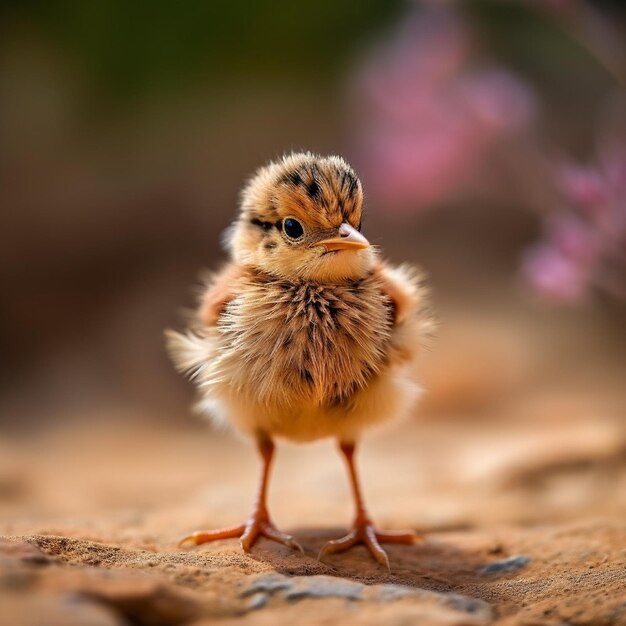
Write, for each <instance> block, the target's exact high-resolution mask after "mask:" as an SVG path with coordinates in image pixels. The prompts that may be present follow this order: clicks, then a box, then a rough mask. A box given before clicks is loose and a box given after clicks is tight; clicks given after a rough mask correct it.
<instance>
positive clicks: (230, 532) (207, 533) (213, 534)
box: [178, 526, 245, 548]
mask: <svg viewBox="0 0 626 626" xmlns="http://www.w3.org/2000/svg"><path fill="white" fill-rule="evenodd" d="M244 528H245V527H244V526H232V527H231V528H221V529H219V530H197V531H196V532H194V533H191V535H187V536H186V537H184V538H183V539H181V540H180V541H179V542H178V547H179V548H182V547H189V546H199V545H201V544H203V543H208V542H209V541H217V540H218V539H232V538H233V537H239V536H240V535H241V533H242V532H243V531H244Z"/></svg>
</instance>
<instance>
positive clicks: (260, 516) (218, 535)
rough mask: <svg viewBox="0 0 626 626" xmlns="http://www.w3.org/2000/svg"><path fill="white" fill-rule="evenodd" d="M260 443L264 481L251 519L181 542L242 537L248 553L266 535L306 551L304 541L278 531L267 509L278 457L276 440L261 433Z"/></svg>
mask: <svg viewBox="0 0 626 626" xmlns="http://www.w3.org/2000/svg"><path fill="white" fill-rule="evenodd" d="M257 446H258V449H259V453H260V454H261V459H262V463H263V465H262V469H261V480H260V482H259V490H258V492H257V498H256V501H255V503H254V509H253V510H252V515H250V517H249V519H248V521H247V522H246V523H245V524H242V525H241V526H232V527H230V528H222V529H219V530H199V531H196V532H194V533H192V534H191V535H189V536H188V537H185V538H184V539H183V540H182V541H181V542H180V543H179V545H183V544H185V543H192V544H194V545H196V546H199V545H200V544H202V543H207V542H209V541H216V540H218V539H230V538H234V537H239V541H240V543H241V547H242V548H243V550H244V552H250V549H251V548H252V546H253V545H254V544H255V543H256V540H257V539H258V538H259V537H261V536H263V537H267V538H268V539H271V540H272V541H276V542H278V543H282V544H284V545H286V546H288V547H290V548H294V549H295V550H300V552H303V550H302V547H301V546H300V544H299V543H298V542H297V541H296V540H295V539H294V538H293V537H292V536H291V535H288V534H286V533H283V532H281V531H280V530H278V529H277V528H276V526H274V524H273V523H272V521H271V520H270V516H269V513H268V511H267V485H268V483H269V475H270V468H271V465H272V459H273V457H274V443H273V441H272V440H271V439H270V438H269V437H268V436H266V435H258V436H257Z"/></svg>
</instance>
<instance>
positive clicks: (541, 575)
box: [0, 399, 626, 626]
mask: <svg viewBox="0 0 626 626" xmlns="http://www.w3.org/2000/svg"><path fill="white" fill-rule="evenodd" d="M556 400H557V399H555V402H556ZM557 404H558V402H557ZM577 405H578V408H577V413H578V414H579V415H580V417H581V419H580V420H577V417H576V411H575V412H574V415H572V412H571V411H569V410H568V411H567V420H566V422H564V423H560V421H559V419H558V418H557V419H553V420H552V422H551V423H548V424H547V423H546V421H545V418H544V416H543V414H542V412H541V411H537V412H535V414H533V411H532V410H531V408H530V407H527V415H528V420H527V421H525V422H523V421H521V420H507V421H504V422H503V421H501V420H500V421H493V422H492V421H490V420H482V421H481V422H480V423H475V422H472V421H467V420H466V421H462V420H456V421H453V420H450V419H446V420H444V419H427V420H423V421H422V422H419V421H418V420H413V421H411V422H409V423H406V424H404V425H401V426H400V427H397V428H394V429H393V430H389V431H387V432H383V433H379V434H376V435H375V436H373V437H370V438H368V439H367V440H366V441H365V442H364V445H363V446H362V450H361V454H360V465H361V467H362V473H363V480H364V483H365V488H366V494H367V498H368V500H369V502H370V506H371V510H372V514H373V515H374V517H375V518H376V520H377V521H378V523H379V524H380V525H381V526H382V527H387V528H405V527H407V528H416V529H419V530H420V531H421V532H423V533H424V540H423V541H422V542H421V543H419V544H417V545H415V546H410V547H402V546H389V547H388V553H389V556H390V560H391V572H387V571H386V570H384V569H383V568H381V567H380V566H378V565H377V564H376V563H374V562H373V560H371V559H370V557H369V556H368V554H367V553H366V552H365V550H364V549H363V548H362V547H358V548H356V549H353V550H352V551H350V552H349V553H346V554H342V555H336V556H333V557H330V558H328V560H327V562H325V563H320V562H318V561H317V559H316V556H315V555H316V554H317V551H318V550H319V548H320V546H321V545H322V543H323V542H324V541H325V540H327V539H329V538H333V537H336V536H338V535H339V534H341V533H343V532H344V530H345V528H346V526H347V525H348V523H349V521H350V519H351V503H350V500H349V493H348V487H347V483H346V479H345V475H344V470H343V467H342V464H341V460H340V458H339V457H338V455H337V454H336V452H335V450H334V448H333V445H332V444H331V443H330V442H322V443H319V444H314V445H310V446H305V447H295V446H287V445H285V446H281V447H280V449H279V454H278V459H277V463H276V467H275V474H274V476H275V480H274V481H273V483H272V487H271V496H270V505H271V510H272V512H273V516H274V518H275V522H276V523H277V525H278V526H279V527H281V528H284V529H285V530H288V531H289V532H291V533H293V534H294V535H295V536H296V537H297V539H298V540H300V541H301V542H302V544H303V545H304V546H305V554H304V555H301V554H297V553H293V552H292V551H290V550H289V549H287V548H285V547H283V546H279V545H276V544H274V543H270V542H267V541H266V540H261V541H260V542H259V543H258V544H257V545H256V547H255V548H254V549H253V552H252V553H251V554H249V555H246V554H243V553H242V552H241V550H240V548H239V546H238V543H237V542H236V541H234V540H225V541H221V542H217V543H214V544H209V545H205V546H201V547H199V548H195V549H187V550H183V549H179V548H178V547H177V545H176V544H177V540H178V539H179V538H180V537H181V536H182V535H184V534H185V533H188V532H189V531H191V530H194V529H197V528H202V527H215V526H219V525H222V524H233V523H239V522H240V521H242V520H243V519H244V518H245V515H246V513H247V512H248V508H249V506H250V503H251V501H252V497H253V492H254V485H255V481H256V458H255V456H254V453H253V451H252V449H251V447H250V445H249V444H248V443H247V442H243V441H239V440H237V439H236V438H235V437H233V436H232V435H230V434H227V433H221V434H220V433H215V432H211V431H210V430H208V429H206V428H202V427H200V426H198V427H193V426H190V427H188V428H184V429H183V428H176V429H173V428H166V427H163V426H161V427H157V426H154V425H148V424H144V425H140V424H137V423H136V422H125V421H124V419H123V416H118V418H116V419H114V420H111V421H109V422H108V423H101V424H99V425H97V426H94V425H90V426H89V427H87V426H84V427H80V426H77V425H74V426H73V427H72V428H64V429H61V430H57V431H56V432H55V433H47V434H45V435H43V434H42V435H41V436H40V437H35V438H30V439H28V440H27V441H19V440H14V441H12V442H11V443H10V444H8V443H6V445H5V446H4V450H2V452H3V454H2V456H1V458H2V466H1V468H0V470H1V474H0V475H1V476H2V483H1V484H0V493H1V496H2V497H1V508H0V511H1V513H2V520H3V523H2V529H1V532H2V533H3V534H4V535H5V537H4V538H3V539H2V542H1V543H0V604H1V605H2V607H3V609H2V612H1V613H0V624H2V626H21V625H29V626H34V625H37V626H44V625H45V626H73V625H80V626H91V625H93V626H100V625H102V626H113V625H122V624H141V625H167V624H185V625H186V626H187V625H189V626H191V625H193V626H200V625H201V624H250V625H253V624H254V625H259V624H261V625H262V624H293V623H299V624H382V623H385V624H398V625H400V624H417V623H419V624H436V625H439V624H445V625H457V624H458V625H474V624H493V623H497V624H516V625H517V624H524V625H531V624H537V625H539V624H546V625H557V624H559V625H561V624H577V625H578V624H598V625H600V624H602V625H604V624H607V625H608V624H626V454H625V452H626V436H625V433H624V431H623V429H622V426H621V424H620V423H619V422H617V421H615V420H613V419H611V418H610V416H609V417H606V418H605V419H603V418H600V417H599V418H598V419H596V420H595V421H594V422H593V423H590V421H589V420H587V419H583V417H584V416H585V414H586V411H587V410H589V408H590V407H588V406H585V405H584V404H581V403H577ZM539 406H542V407H545V406H546V403H545V402H542V403H539ZM596 408H597V407H596ZM129 424H132V426H129Z"/></svg>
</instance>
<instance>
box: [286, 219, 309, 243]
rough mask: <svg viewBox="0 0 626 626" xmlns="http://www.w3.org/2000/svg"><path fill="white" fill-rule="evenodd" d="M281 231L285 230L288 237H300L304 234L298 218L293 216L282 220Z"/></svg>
mask: <svg viewBox="0 0 626 626" xmlns="http://www.w3.org/2000/svg"><path fill="white" fill-rule="evenodd" d="M283 231H285V235H287V237H289V239H300V237H302V235H304V228H302V224H300V222H299V221H298V220H295V219H293V217H288V218H287V219H286V220H284V221H283Z"/></svg>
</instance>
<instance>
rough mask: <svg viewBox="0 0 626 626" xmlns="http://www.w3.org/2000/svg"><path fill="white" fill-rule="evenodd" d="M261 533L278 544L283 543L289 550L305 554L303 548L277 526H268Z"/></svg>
mask: <svg viewBox="0 0 626 626" xmlns="http://www.w3.org/2000/svg"><path fill="white" fill-rule="evenodd" d="M261 532H262V534H263V535H265V536H266V537H267V538H268V539H271V540H272V541H276V542H277V543H282V544H283V545H285V546H287V547H288V548H292V549H293V550H299V551H300V552H302V553H303V554H304V550H303V549H302V546H301V545H300V544H299V543H298V542H297V541H296V540H295V539H294V538H293V537H292V536H291V535H288V534H287V533H284V532H281V531H280V530H278V529H277V528H276V527H275V526H272V525H270V524H266V525H264V527H263V529H262V531H261Z"/></svg>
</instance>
